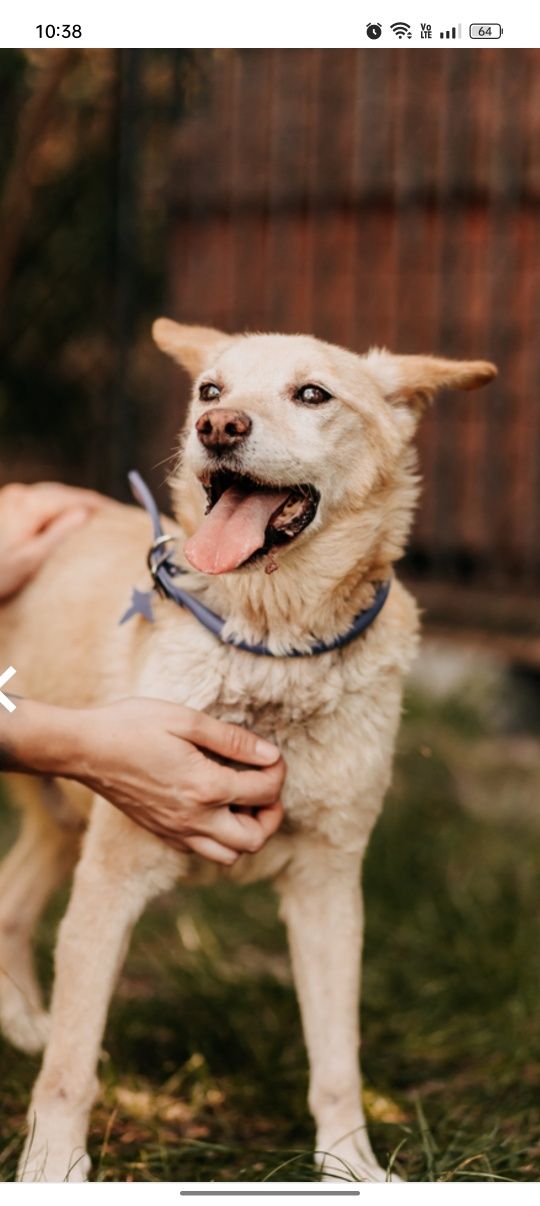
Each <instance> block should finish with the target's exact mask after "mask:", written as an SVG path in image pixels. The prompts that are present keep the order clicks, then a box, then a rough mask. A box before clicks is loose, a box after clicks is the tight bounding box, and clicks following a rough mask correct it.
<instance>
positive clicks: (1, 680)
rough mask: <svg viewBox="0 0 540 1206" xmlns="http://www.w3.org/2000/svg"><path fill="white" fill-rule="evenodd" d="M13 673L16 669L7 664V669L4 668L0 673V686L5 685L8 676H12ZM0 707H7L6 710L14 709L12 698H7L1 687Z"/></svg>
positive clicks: (12, 710)
mask: <svg viewBox="0 0 540 1206" xmlns="http://www.w3.org/2000/svg"><path fill="white" fill-rule="evenodd" d="M14 674H16V670H15V669H14V667H13V666H8V668H7V670H4V673H3V674H0V688H2V687H3V686H5V684H6V683H8V682H9V680H10V678H13V675H14ZM0 707H2V708H7V711H8V712H14V711H15V704H14V703H13V700H11V699H8V697H7V695H4V694H3V692H2V690H1V689H0Z"/></svg>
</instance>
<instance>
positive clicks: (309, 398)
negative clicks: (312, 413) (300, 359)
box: [294, 385, 332, 406]
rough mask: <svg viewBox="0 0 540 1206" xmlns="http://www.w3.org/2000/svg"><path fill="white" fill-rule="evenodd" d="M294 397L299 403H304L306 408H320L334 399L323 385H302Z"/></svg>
mask: <svg viewBox="0 0 540 1206" xmlns="http://www.w3.org/2000/svg"><path fill="white" fill-rule="evenodd" d="M294 396H295V398H296V400H297V402H304V403H305V404H306V406H320V404H321V402H329V401H330V399H331V397H332V395H331V394H329V393H328V390H327V389H323V388H322V386H321V385H302V386H301V388H300V389H297V391H296V393H295V395H294Z"/></svg>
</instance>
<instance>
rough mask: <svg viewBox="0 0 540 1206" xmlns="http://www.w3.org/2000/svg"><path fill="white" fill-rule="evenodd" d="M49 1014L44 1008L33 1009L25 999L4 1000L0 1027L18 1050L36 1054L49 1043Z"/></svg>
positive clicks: (0, 1011) (1, 1008)
mask: <svg viewBox="0 0 540 1206" xmlns="http://www.w3.org/2000/svg"><path fill="white" fill-rule="evenodd" d="M49 1027H50V1018H49V1014H48V1013H45V1011H44V1010H42V1009H32V1007H31V1006H30V1005H29V1004H28V1003H27V1001H25V1000H24V999H18V1000H17V1001H16V1002H15V1001H10V1002H7V1001H5V1002H2V1005H1V1007H0V1029H1V1030H2V1034H3V1035H4V1038H6V1039H7V1041H8V1042H9V1043H11V1044H12V1046H13V1047H16V1048H17V1050H18V1051H24V1052H25V1054H26V1055H36V1054H37V1053H38V1052H39V1051H43V1048H44V1047H45V1046H46V1044H47V1039H48V1037H49Z"/></svg>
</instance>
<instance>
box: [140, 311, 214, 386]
mask: <svg viewBox="0 0 540 1206" xmlns="http://www.w3.org/2000/svg"><path fill="white" fill-rule="evenodd" d="M152 336H153V338H154V342H155V343H156V344H157V346H158V348H159V349H160V351H161V352H165V353H166V355H167V356H172V358H173V360H176V362H177V364H181V365H182V368H185V369H186V370H187V372H188V373H189V374H190V376H191V377H198V376H199V373H202V371H203V369H204V368H205V366H206V365H207V364H209V362H210V361H211V360H213V358H214V357H215V356H216V354H217V353H218V352H220V351H222V349H223V348H225V347H227V344H229V343H231V342H232V339H233V338H234V337H233V336H232V335H226V334H225V332H224V331H216V330H214V328H213V327H192V326H189V325H187V324H184V323H181V322H173V320H172V318H156V321H155V323H154V324H153V326H152Z"/></svg>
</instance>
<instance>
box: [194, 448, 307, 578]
mask: <svg viewBox="0 0 540 1206" xmlns="http://www.w3.org/2000/svg"><path fill="white" fill-rule="evenodd" d="M201 480H202V484H203V486H204V488H205V491H206V496H207V499H208V505H207V509H206V515H205V518H204V519H203V522H202V524H201V526H200V528H198V530H197V531H196V532H195V533H194V535H193V536H191V537H190V539H189V540H188V541H187V543H186V545H185V547H184V552H185V554H186V557H187V559H188V561H189V563H190V565H193V566H194V568H195V569H198V570H200V571H201V573H204V574H226V573H228V572H230V571H231V570H235V569H238V567H239V566H241V565H246V563H247V562H251V561H253V560H254V559H255V558H258V557H261V556H263V555H264V554H265V553H269V552H270V550H271V549H273V548H275V547H276V546H277V545H284V544H288V543H289V542H290V541H291V540H294V538H295V536H298V535H299V534H300V532H303V531H304V529H305V528H307V526H308V524H310V523H311V522H312V520H313V519H314V518H315V515H316V512H317V507H318V505H319V497H320V495H319V492H318V490H316V489H315V487H314V486H311V485H299V486H282V487H277V486H270V485H268V484H266V483H264V482H261V481H256V480H255V479H254V478H252V477H249V476H248V475H247V474H243V473H232V472H229V471H228V470H224V469H218V470H217V471H216V472H214V473H208V474H207V475H206V476H205V477H203V478H202V479H201Z"/></svg>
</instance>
